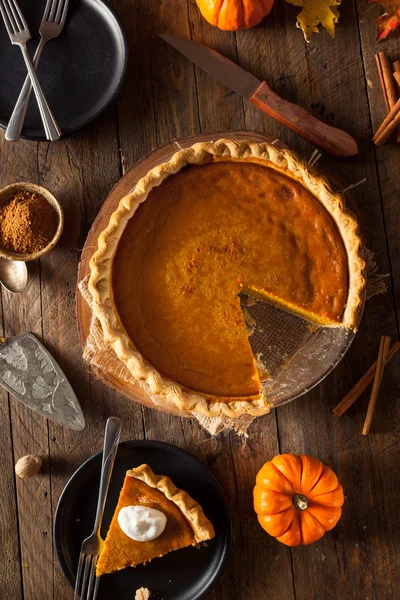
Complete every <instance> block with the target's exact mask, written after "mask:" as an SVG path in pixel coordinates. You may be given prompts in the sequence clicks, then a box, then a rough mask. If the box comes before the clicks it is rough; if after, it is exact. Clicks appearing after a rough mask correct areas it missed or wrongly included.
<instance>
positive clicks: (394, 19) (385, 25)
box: [369, 0, 400, 42]
mask: <svg viewBox="0 0 400 600" xmlns="http://www.w3.org/2000/svg"><path fill="white" fill-rule="evenodd" d="M369 1H370V2H376V3H377V4H380V5H381V6H383V8H386V12H385V14H383V15H382V16H381V17H379V19H378V20H377V21H376V25H377V30H378V37H377V38H376V41H377V42H381V41H382V40H384V39H386V38H387V36H388V35H389V33H391V32H392V31H394V30H395V29H396V28H397V27H398V26H399V25H400V0H379V1H378V0H369Z"/></svg>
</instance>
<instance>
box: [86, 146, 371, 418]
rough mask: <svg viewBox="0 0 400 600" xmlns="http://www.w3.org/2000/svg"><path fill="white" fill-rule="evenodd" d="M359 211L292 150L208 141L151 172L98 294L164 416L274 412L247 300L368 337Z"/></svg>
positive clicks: (99, 271)
mask: <svg viewBox="0 0 400 600" xmlns="http://www.w3.org/2000/svg"><path fill="white" fill-rule="evenodd" d="M364 268H365V263H364V261H363V259H362V245H361V241H360V237H359V235H358V231H357V221H356V219H355V217H354V216H353V215H352V214H351V213H350V212H349V211H348V210H347V209H346V208H345V206H344V203H343V199H342V197H341V196H340V195H339V194H335V193H334V192H333V191H332V190H331V188H330V187H329V184H328V182H327V181H326V179H325V178H323V177H321V176H320V175H316V174H315V173H314V172H312V171H311V170H310V168H309V167H308V166H307V165H306V164H304V163H303V162H301V161H300V160H299V159H298V158H297V157H296V156H295V155H294V154H293V153H292V152H290V151H288V150H281V149H278V148H276V147H274V146H273V145H269V144H249V143H247V142H239V143H237V142H233V141H229V140H219V141H218V142H215V143H198V144H195V145H194V146H192V147H191V148H188V149H186V150H181V151H179V152H177V153H176V154H174V156H173V157H172V158H171V160H170V161H169V162H168V163H165V164H161V165H159V166H158V167H156V168H154V169H152V170H151V171H150V172H149V173H148V174H147V176H146V177H144V178H143V179H142V180H140V181H139V182H138V183H137V185H136V187H135V189H134V190H133V192H132V193H130V194H129V195H128V196H126V197H125V198H123V199H122V200H121V202H120V204H119V207H118V209H117V210H116V211H115V212H114V213H113V215H112V216H111V218H110V222H109V225H108V227H107V228H106V229H105V230H104V231H103V232H102V233H101V235H100V236H99V239H98V249H97V251H96V252H95V254H94V255H93V257H92V260H91V264H90V269H91V274H90V280H89V290H90V292H91V294H92V296H93V300H94V307H93V310H94V314H95V316H96V317H97V318H98V319H99V321H100V323H101V326H102V331H103V334H104V338H105V340H106V341H108V342H109V343H110V344H111V345H112V347H113V349H114V350H115V352H116V354H117V356H118V357H119V358H120V360H121V361H123V363H124V364H125V365H126V366H127V367H128V369H129V370H130V371H131V373H132V375H133V376H134V377H135V378H136V379H138V380H140V381H142V382H143V385H144V386H145V387H146V388H147V389H148V392H149V394H153V395H155V396H157V398H158V404H159V406H161V408H163V407H164V408H165V410H168V409H169V408H170V407H176V408H178V409H179V410H182V411H192V412H193V411H194V412H198V413H201V414H203V415H206V416H209V417H213V416H221V415H227V416H229V417H238V416H240V415H242V414H250V415H254V416H255V415H260V414H264V413H266V412H268V410H269V407H270V403H269V402H268V399H267V398H266V397H265V395H264V393H263V391H262V386H261V383H260V378H261V377H260V374H259V372H258V369H257V361H256V359H255V357H254V356H253V353H252V351H251V347H250V344H249V340H248V333H247V330H246V324H245V320H244V318H243V314H242V312H241V308H240V301H239V293H240V292H245V293H247V294H250V295H253V296H255V297H258V298H261V299H263V300H265V301H266V302H269V303H271V304H272V305H274V306H276V307H279V308H283V309H285V310H287V311H289V312H292V313H295V314H297V315H299V316H301V317H303V318H305V319H307V320H308V321H310V322H311V323H313V324H316V325H320V326H326V327H345V328H351V329H356V328H357V325H358V322H359V318H360V313H361V308H362V304H363V298H364V290H365V277H364Z"/></svg>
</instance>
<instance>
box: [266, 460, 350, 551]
mask: <svg viewBox="0 0 400 600" xmlns="http://www.w3.org/2000/svg"><path fill="white" fill-rule="evenodd" d="M343 502H344V495H343V488H342V486H341V485H340V483H339V481H338V478H337V477H336V475H335V473H334V472H333V471H332V469H330V468H329V467H328V466H327V465H324V464H323V463H322V462H321V461H320V460H318V458H312V457H311V456H305V455H304V454H301V455H300V456H298V455H297V454H278V455H277V456H275V457H274V458H273V459H272V460H271V461H270V462H267V463H265V465H264V466H263V467H262V468H261V470H260V471H259V472H258V473H257V478H256V486H255V488H254V510H255V512H256V513H257V516H258V521H259V523H260V525H261V527H262V528H263V529H265V531H266V532H267V533H269V534H270V535H272V536H273V537H275V538H276V539H277V540H278V541H279V542H282V543H283V544H286V545H287V546H298V545H299V544H311V543H312V542H315V541H316V540H319V539H320V538H321V537H322V536H323V535H324V533H325V531H329V530H330V529H333V528H334V527H335V525H336V523H337V522H338V521H339V519H340V516H341V514H342V509H341V506H342V505H343Z"/></svg>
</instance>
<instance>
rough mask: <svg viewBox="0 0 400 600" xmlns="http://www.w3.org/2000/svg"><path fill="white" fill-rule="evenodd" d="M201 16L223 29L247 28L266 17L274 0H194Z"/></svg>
mask: <svg viewBox="0 0 400 600" xmlns="http://www.w3.org/2000/svg"><path fill="white" fill-rule="evenodd" d="M196 1H197V5H198V7H199V9H200V12H201V14H202V15H203V17H204V18H205V19H206V20H207V21H208V22H209V23H211V25H215V26H216V27H219V28H220V29H223V30H224V31H236V30H237V29H249V27H254V26H255V25H258V23H259V22H260V21H262V19H263V18H264V17H266V16H267V15H268V14H269V12H270V10H271V8H272V6H273V4H274V0H196Z"/></svg>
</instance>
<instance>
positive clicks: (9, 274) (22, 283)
mask: <svg viewBox="0 0 400 600" xmlns="http://www.w3.org/2000/svg"><path fill="white" fill-rule="evenodd" d="M0 283H1V284H2V285H3V286H4V287H5V288H6V290H8V291H9V292H11V293H12V294H20V293H21V292H23V291H24V289H25V288H26V286H27V284H28V269H27V268H26V264H25V263H24V262H23V261H21V260H9V259H7V258H2V257H0Z"/></svg>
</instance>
